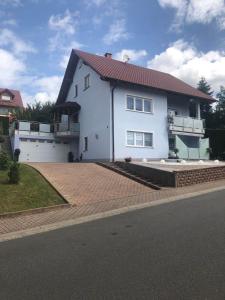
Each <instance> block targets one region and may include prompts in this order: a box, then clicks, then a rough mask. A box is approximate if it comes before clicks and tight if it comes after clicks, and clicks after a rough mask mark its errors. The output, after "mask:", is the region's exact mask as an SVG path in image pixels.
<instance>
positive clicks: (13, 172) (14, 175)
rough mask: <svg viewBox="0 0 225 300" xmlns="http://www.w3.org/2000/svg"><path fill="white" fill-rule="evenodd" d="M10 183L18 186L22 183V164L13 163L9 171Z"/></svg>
mask: <svg viewBox="0 0 225 300" xmlns="http://www.w3.org/2000/svg"><path fill="white" fill-rule="evenodd" d="M8 176H9V183H12V184H18V183H19V182H20V164H18V163H17V162H13V163H12V164H11V166H10V169H9V173H8Z"/></svg>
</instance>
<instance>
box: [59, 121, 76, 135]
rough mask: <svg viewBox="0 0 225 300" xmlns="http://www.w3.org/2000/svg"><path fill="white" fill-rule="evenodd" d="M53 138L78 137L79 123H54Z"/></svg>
mask: <svg viewBox="0 0 225 300" xmlns="http://www.w3.org/2000/svg"><path fill="white" fill-rule="evenodd" d="M54 125H55V126H54V127H55V136H56V137H63V138H65V137H67V138H73V137H78V136H79V135H80V123H71V122H70V123H67V122H66V123H55V124H54Z"/></svg>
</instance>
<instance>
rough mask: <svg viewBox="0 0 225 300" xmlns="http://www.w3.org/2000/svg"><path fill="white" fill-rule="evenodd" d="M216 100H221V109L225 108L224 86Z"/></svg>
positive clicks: (221, 87) (219, 104)
mask: <svg viewBox="0 0 225 300" xmlns="http://www.w3.org/2000/svg"><path fill="white" fill-rule="evenodd" d="M216 98H217V99H218V100H219V103H218V106H219V108H225V87H224V86H223V85H221V86H220V91H219V93H217V94H216Z"/></svg>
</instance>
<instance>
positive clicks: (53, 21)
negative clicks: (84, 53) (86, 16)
mask: <svg viewBox="0 0 225 300" xmlns="http://www.w3.org/2000/svg"><path fill="white" fill-rule="evenodd" d="M78 16H79V12H77V11H76V12H74V13H71V12H70V11H69V9H67V10H66V11H65V13H64V14H63V15H60V14H58V15H52V16H51V17H50V18H49V21H48V25H49V28H50V29H52V30H56V31H61V32H63V33H66V34H68V35H73V34H74V33H75V31H76V25H77V20H76V19H75V17H78Z"/></svg>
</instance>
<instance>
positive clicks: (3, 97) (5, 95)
mask: <svg viewBox="0 0 225 300" xmlns="http://www.w3.org/2000/svg"><path fill="white" fill-rule="evenodd" d="M1 99H2V100H3V101H11V100H12V98H11V96H10V95H8V94H2V96H1Z"/></svg>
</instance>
